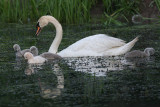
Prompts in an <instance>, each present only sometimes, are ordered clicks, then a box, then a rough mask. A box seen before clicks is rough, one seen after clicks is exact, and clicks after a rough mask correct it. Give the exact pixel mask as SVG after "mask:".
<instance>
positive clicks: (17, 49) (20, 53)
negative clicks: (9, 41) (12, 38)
mask: <svg viewBox="0 0 160 107" xmlns="http://www.w3.org/2000/svg"><path fill="white" fill-rule="evenodd" d="M13 49H14V51H15V52H16V57H23V56H24V54H25V53H26V52H31V50H32V52H33V53H32V54H33V55H34V56H37V55H38V53H36V49H37V48H36V47H35V46H32V47H31V48H30V49H24V50H21V48H20V46H19V45H18V44H14V45H13Z"/></svg>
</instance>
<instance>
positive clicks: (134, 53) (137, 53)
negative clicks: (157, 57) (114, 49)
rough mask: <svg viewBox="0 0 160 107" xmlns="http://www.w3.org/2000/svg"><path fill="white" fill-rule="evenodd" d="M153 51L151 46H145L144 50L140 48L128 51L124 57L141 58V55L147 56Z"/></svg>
mask: <svg viewBox="0 0 160 107" xmlns="http://www.w3.org/2000/svg"><path fill="white" fill-rule="evenodd" d="M154 53H155V50H154V49H153V48H146V49H145V50H144V52H142V51H140V50H134V51H131V52H128V53H126V54H125V56H124V57H125V58H133V57H139V58H143V57H149V56H151V55H153V54H154Z"/></svg>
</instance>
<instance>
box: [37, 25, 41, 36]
mask: <svg viewBox="0 0 160 107" xmlns="http://www.w3.org/2000/svg"><path fill="white" fill-rule="evenodd" d="M40 32H41V27H39V26H38V27H37V31H36V35H37V36H38V35H39V34H40Z"/></svg>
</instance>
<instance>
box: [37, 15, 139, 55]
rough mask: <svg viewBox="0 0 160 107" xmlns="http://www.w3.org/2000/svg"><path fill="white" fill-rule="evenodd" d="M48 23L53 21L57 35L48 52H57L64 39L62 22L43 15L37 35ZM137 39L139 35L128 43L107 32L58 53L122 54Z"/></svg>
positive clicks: (78, 42) (90, 37)
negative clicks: (108, 34)
mask: <svg viewBox="0 0 160 107" xmlns="http://www.w3.org/2000/svg"><path fill="white" fill-rule="evenodd" d="M48 23H52V24H53V25H54V26H55V28H56V37H55V39H54V40H53V42H52V44H51V46H50V48H49V51H48V52H51V53H56V52H57V50H58V47H59V44H60V42H61V39H62V32H63V31H62V26H61V24H60V23H59V22H58V21H57V20H56V19H55V18H54V17H52V16H49V15H47V16H42V17H41V18H40V19H39V20H38V22H37V25H36V27H37V32H36V35H37V36H38V35H39V33H40V31H41V30H42V28H43V27H45V26H46V25H48ZM137 41H138V37H136V38H135V39H134V40H132V41H131V42H129V43H127V44H126V43H125V41H123V40H121V39H118V38H114V37H110V36H107V35H105V34H97V35H93V36H89V37H85V38H83V39H81V40H79V41H77V42H76V43H74V44H72V45H70V46H69V47H67V48H66V49H64V50H62V51H60V52H58V53H57V54H58V55H60V56H61V57H80V56H115V55H122V54H125V53H126V52H128V51H130V49H131V48H132V47H133V46H134V44H135V43H136V42H137Z"/></svg>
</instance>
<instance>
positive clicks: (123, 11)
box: [103, 0, 140, 25]
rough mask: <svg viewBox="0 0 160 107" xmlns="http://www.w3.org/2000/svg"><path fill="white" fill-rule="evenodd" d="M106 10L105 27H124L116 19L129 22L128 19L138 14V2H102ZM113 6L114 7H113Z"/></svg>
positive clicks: (123, 0)
mask: <svg viewBox="0 0 160 107" xmlns="http://www.w3.org/2000/svg"><path fill="white" fill-rule="evenodd" d="M103 2H104V5H105V9H106V13H105V16H106V19H107V20H106V22H105V24H106V25H110V24H116V25H124V23H122V22H120V21H118V19H121V20H124V22H129V20H128V18H129V19H131V17H132V16H133V15H134V14H137V13H139V4H140V0H103ZM113 5H114V6H113Z"/></svg>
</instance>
